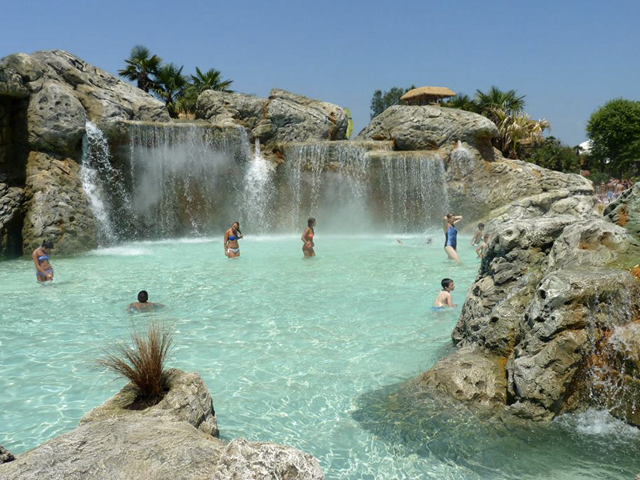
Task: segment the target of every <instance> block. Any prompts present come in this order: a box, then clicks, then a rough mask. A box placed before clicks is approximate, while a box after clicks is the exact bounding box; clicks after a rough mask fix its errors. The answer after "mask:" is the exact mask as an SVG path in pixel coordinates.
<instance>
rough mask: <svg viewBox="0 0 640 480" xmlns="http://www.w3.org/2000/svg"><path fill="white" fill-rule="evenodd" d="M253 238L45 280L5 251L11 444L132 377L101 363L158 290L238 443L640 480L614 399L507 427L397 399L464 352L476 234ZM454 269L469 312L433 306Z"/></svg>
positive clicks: (108, 261)
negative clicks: (446, 238)
mask: <svg viewBox="0 0 640 480" xmlns="http://www.w3.org/2000/svg"><path fill="white" fill-rule="evenodd" d="M317 233H318V234H317V235H316V238H315V240H316V252H317V255H318V256H317V257H316V258H315V259H312V260H303V259H302V252H301V245H302V243H301V241H300V239H299V237H298V236H297V235H296V236H280V237H276V236H267V237H251V236H247V238H246V239H244V240H242V241H241V253H242V256H241V258H240V259H237V260H228V259H227V258H226V257H224V255H223V246H222V238H221V237H220V238H216V239H188V240H175V241H169V240H167V241H161V242H138V243H130V244H124V245H121V246H118V247H113V248H109V249H103V250H97V251H94V252H91V253H88V254H86V255H82V256H77V257H73V258H56V257H55V256H54V257H53V258H52V264H53V266H54V269H55V275H56V281H55V283H54V284H52V285H46V286H42V285H37V284H36V281H35V273H34V268H33V264H32V263H31V262H30V261H29V260H27V259H20V260H15V261H10V262H4V263H0V291H1V292H2V295H1V296H0V306H1V309H0V321H1V323H0V324H1V325H2V335H0V392H2V393H1V395H0V444H1V445H3V446H4V447H6V448H7V449H8V450H10V451H12V452H13V453H21V452H24V451H26V450H28V449H30V448H33V447H35V446H37V445H39V444H41V443H42V442H44V441H46V440H47V439H50V438H52V437H54V436H56V435H59V434H61V433H64V432H67V431H70V430H72V429H73V428H74V427H75V426H76V425H77V422H78V420H79V419H80V418H81V417H82V415H83V414H85V413H86V412H87V411H89V410H90V409H91V408H92V407H95V406H96V405H99V404H100V403H102V402H103V401H104V400H106V399H107V398H108V397H110V396H112V395H113V394H114V393H115V392H117V390H118V389H119V388H120V387H121V386H122V385H123V381H121V380H114V379H113V377H112V376H111V375H110V374H108V373H105V372H104V371H102V370H100V369H97V368H96V367H95V365H94V363H93V361H94V359H95V358H97V357H99V356H100V355H101V353H102V349H103V348H104V347H105V346H107V345H109V344H111V343H113V342H114V341H116V340H120V339H126V338H127V337H128V334H129V331H130V328H131V321H133V322H135V323H136V324H137V325H140V324H146V323H147V322H149V321H150V320H151V319H152V318H154V317H153V316H152V315H150V314H145V315H134V316H130V315H129V314H127V313H125V307H126V305H127V304H128V303H129V302H132V301H134V300H135V296H136V294H137V292H138V291H139V290H141V289H146V290H148V291H149V293H150V300H151V301H157V302H162V303H165V304H167V309H166V310H164V311H163V312H162V313H160V314H156V318H159V319H161V320H162V321H164V322H166V323H168V324H169V325H171V326H172V327H173V328H174V331H175V345H176V348H175V350H174V357H173V360H172V361H171V362H170V363H171V366H176V367H179V368H182V369H184V370H187V371H196V372H198V373H199V374H200V375H202V377H203V378H204V380H205V382H206V384H207V386H208V388H209V390H210V392H211V395H212V397H213V402H214V406H215V409H216V412H217V415H218V423H219V427H220V431H221V435H222V437H223V438H225V439H231V438H234V437H245V438H248V439H250V440H262V441H273V442H277V443H283V444H289V445H292V446H295V447H297V448H300V449H302V450H304V451H306V452H309V453H311V454H313V455H314V456H316V457H317V458H318V459H319V461H320V463H321V466H322V468H323V470H324V472H325V475H326V478H330V479H333V478H345V479H351V478H370V479H392V478H437V479H447V478H450V479H468V478H471V479H473V478H510V479H516V478H518V479H519V478H567V479H569V478H571V479H572V478H576V479H578V478H594V479H596V478H597V479H605V478H620V479H622V478H632V477H633V475H635V473H637V472H640V459H639V455H638V454H637V452H638V451H639V449H640V437H639V435H638V433H637V430H635V429H633V428H631V427H628V426H626V425H624V424H622V423H621V422H618V421H615V420H613V419H612V418H611V417H609V416H608V415H607V414H606V413H603V412H587V413H584V414H581V415H576V416H566V417H564V418H563V419H561V420H560V421H558V422H554V423H552V424H551V425H549V426H544V427H540V426H519V427H514V426H506V425H504V424H498V423H495V422H486V421H483V420H481V419H479V418H476V417H474V416H473V415H472V414H470V413H469V412H467V411H466V410H458V409H455V408H454V409H450V410H446V409H445V407H443V406H442V405H440V404H437V403H433V404H430V403H425V405H424V406H423V408H422V411H418V412H415V411H414V412H408V411H405V410H404V409H403V406H402V405H394V406H389V405H388V404H386V403H385V400H384V399H385V398H386V395H387V394H388V393H389V392H392V391H394V389H395V388H396V385H397V384H398V383H399V382H402V381H404V380H406V379H409V378H412V377H415V376H416V375H418V374H419V373H420V372H423V371H425V370H427V369H428V368H429V367H430V366H431V365H433V364H434V363H435V362H436V361H437V360H438V359H439V358H441V357H442V356H444V355H446V354H447V353H449V352H450V351H452V347H451V345H450V333H451V330H452V329H453V326H454V324H455V322H456V320H457V317H458V315H459V313H460V305H461V304H462V302H463V300H464V297H465V295H466V291H467V289H468V288H469V286H470V285H471V283H472V281H473V280H474V278H475V274H476V272H477V268H478V261H477V259H475V258H474V257H475V252H474V251H473V249H472V247H471V246H469V245H468V243H469V239H468V238H466V237H461V239H460V242H459V244H460V247H459V250H460V256H461V258H462V260H463V264H462V265H460V266H457V265H455V264H453V263H451V262H450V261H448V260H447V259H446V255H445V254H444V252H443V249H442V238H441V237H442V233H439V232H434V233H433V234H431V235H428V237H430V238H432V239H433V242H432V243H428V242H427V238H428V237H426V236H415V237H408V238H407V237H405V238H403V244H400V243H398V242H397V241H396V239H395V237H394V236H379V237H346V236H345V237H340V236H323V235H322V231H321V230H318V232H317ZM443 277H451V278H453V279H454V281H455V282H456V290H455V292H454V294H453V295H454V301H455V302H456V303H457V304H458V307H456V308H455V309H454V310H453V311H450V312H439V313H433V312H431V310H430V307H431V305H432V303H433V300H434V298H435V296H436V294H437V293H438V291H439V289H440V286H439V283H440V280H441V279H442V278H443Z"/></svg>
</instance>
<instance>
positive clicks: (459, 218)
mask: <svg viewBox="0 0 640 480" xmlns="http://www.w3.org/2000/svg"><path fill="white" fill-rule="evenodd" d="M460 220H462V215H458V216H457V217H453V224H454V225H455V224H457V223H458V222H459V221H460Z"/></svg>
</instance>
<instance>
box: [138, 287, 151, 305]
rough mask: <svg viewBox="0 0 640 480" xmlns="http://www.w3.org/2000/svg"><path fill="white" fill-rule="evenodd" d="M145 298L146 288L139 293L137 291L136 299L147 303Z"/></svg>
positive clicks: (147, 295)
mask: <svg viewBox="0 0 640 480" xmlns="http://www.w3.org/2000/svg"><path fill="white" fill-rule="evenodd" d="M147 300H149V294H148V293H147V291H146V290H142V291H141V292H140V293H138V301H139V302H140V303H147Z"/></svg>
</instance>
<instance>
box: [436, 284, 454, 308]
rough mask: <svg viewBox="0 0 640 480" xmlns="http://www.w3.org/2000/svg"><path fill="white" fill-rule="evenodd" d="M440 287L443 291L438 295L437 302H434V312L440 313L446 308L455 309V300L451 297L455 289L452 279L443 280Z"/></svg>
mask: <svg viewBox="0 0 640 480" xmlns="http://www.w3.org/2000/svg"><path fill="white" fill-rule="evenodd" d="M440 285H441V286H442V290H441V291H440V292H439V293H438V296H437V297H436V300H435V302H433V307H431V309H432V310H433V311H434V312H439V311H441V310H444V309H445V308H453V307H455V305H454V304H453V298H452V297H451V292H453V290H454V289H455V285H454V284H453V280H451V279H450V278H443V279H442V281H441V282H440Z"/></svg>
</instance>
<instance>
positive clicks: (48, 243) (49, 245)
mask: <svg viewBox="0 0 640 480" xmlns="http://www.w3.org/2000/svg"><path fill="white" fill-rule="evenodd" d="M42 246H43V247H44V248H48V249H49V250H51V249H52V248H53V242H52V241H51V240H43V241H42Z"/></svg>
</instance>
